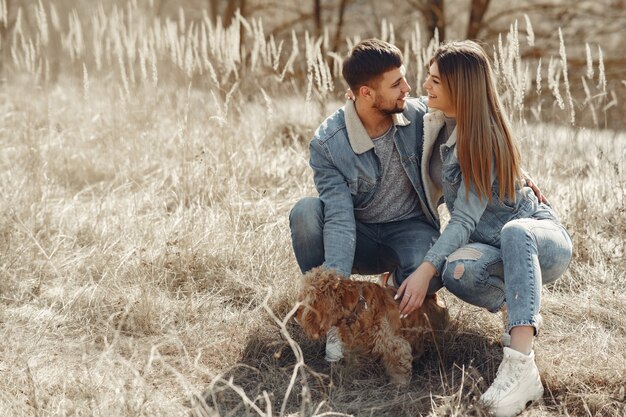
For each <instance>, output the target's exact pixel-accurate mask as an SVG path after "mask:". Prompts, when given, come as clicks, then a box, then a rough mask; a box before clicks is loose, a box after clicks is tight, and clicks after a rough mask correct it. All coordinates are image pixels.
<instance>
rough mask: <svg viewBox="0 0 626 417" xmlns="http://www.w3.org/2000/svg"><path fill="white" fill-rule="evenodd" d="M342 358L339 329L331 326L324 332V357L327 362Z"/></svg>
mask: <svg viewBox="0 0 626 417" xmlns="http://www.w3.org/2000/svg"><path fill="white" fill-rule="evenodd" d="M342 358H343V344H342V343H341V338H340V337H339V329H337V328H336V327H331V328H330V329H328V333H326V357H325V358H324V359H326V361H327V362H337V361H338V360H340V359H342Z"/></svg>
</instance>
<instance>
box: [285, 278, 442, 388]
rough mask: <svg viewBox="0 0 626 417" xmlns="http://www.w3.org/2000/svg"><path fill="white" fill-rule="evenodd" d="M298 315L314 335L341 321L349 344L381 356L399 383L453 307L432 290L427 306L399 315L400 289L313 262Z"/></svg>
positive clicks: (404, 380) (350, 347)
mask: <svg viewBox="0 0 626 417" xmlns="http://www.w3.org/2000/svg"><path fill="white" fill-rule="evenodd" d="M302 284H303V285H302V288H301V290H300V293H299V294H298V301H299V302H300V303H301V304H302V305H301V306H300V308H299V309H298V311H297V312H296V319H297V320H298V322H299V323H300V325H301V326H302V328H303V329H304V332H305V333H306V335H307V336H308V337H309V338H311V339H314V340H317V339H319V338H320V337H322V336H325V335H326V333H327V332H328V329H329V328H330V327H332V326H337V328H338V329H339V334H340V336H341V341H342V342H343V344H344V347H345V348H346V349H347V350H350V351H354V350H357V351H359V350H360V351H365V352H370V353H372V354H373V355H374V356H375V357H377V358H380V359H382V361H383V363H384V365H385V369H386V371H387V374H388V375H389V376H390V378H391V380H392V381H393V382H394V383H396V384H402V385H404V384H408V382H409V380H410V379H411V367H412V362H413V359H414V358H418V357H419V356H421V354H422V353H423V351H424V341H425V340H427V339H429V338H432V337H433V335H434V334H435V332H437V331H441V330H443V329H444V328H445V327H446V325H447V323H448V320H449V315H448V309H447V308H446V307H445V306H444V305H443V303H440V302H439V301H438V300H437V295H436V294H435V295H432V296H427V297H426V299H425V300H424V304H423V305H422V307H421V308H420V309H418V310H416V311H414V312H413V313H411V314H410V315H409V316H408V317H406V318H404V319H400V311H399V309H398V305H397V304H396V302H395V301H394V298H393V297H394V295H395V291H394V290H393V289H391V288H383V287H381V286H379V285H378V284H375V283H372V282H365V281H351V280H347V279H343V278H341V276H339V275H338V274H337V273H336V272H335V271H332V270H328V269H323V268H314V269H312V270H311V271H309V272H308V273H306V274H305V275H304V277H303V282H302Z"/></svg>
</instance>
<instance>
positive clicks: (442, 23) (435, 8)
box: [409, 0, 446, 40]
mask: <svg viewBox="0 0 626 417" xmlns="http://www.w3.org/2000/svg"><path fill="white" fill-rule="evenodd" d="M409 4H410V5H411V6H412V7H415V8H416V9H418V10H419V11H420V13H421V14H422V16H423V17H424V21H425V22H426V30H427V32H428V34H429V35H431V36H434V34H435V30H437V32H438V33H439V39H441V40H444V39H445V38H446V17H445V15H444V0H410V1H409Z"/></svg>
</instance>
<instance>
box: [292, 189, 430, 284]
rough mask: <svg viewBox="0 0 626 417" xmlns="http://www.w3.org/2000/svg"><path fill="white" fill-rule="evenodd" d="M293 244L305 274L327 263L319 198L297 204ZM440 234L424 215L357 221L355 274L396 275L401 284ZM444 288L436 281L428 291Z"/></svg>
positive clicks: (293, 210) (322, 207)
mask: <svg viewBox="0 0 626 417" xmlns="http://www.w3.org/2000/svg"><path fill="white" fill-rule="evenodd" d="M289 224H290V227H291V241H292V244H293V251H294V253H295V255H296V260H297V261H298V265H299V266H300V270H301V271H302V272H303V273H304V272H306V271H308V270H310V269H311V268H314V267H316V266H320V265H322V264H323V263H324V239H323V229H324V205H323V203H322V201H321V200H320V199H319V198H315V197H307V198H304V199H302V200H300V201H298V202H297V203H296V205H295V206H294V207H293V209H292V210H291V213H290V214H289ZM438 237H439V231H438V230H436V229H435V228H433V227H432V226H431V225H430V224H428V223H427V221H426V218H425V217H423V216H420V217H415V218H412V219H408V220H401V221H397V222H391V223H361V222H359V221H358V220H357V221H356V250H355V254H354V261H353V266H352V272H353V273H355V274H360V275H374V274H381V273H383V272H393V273H394V278H395V281H396V283H397V284H398V285H400V284H401V283H402V281H404V279H405V278H406V277H408V276H409V275H410V274H411V273H412V272H413V271H415V269H417V267H418V266H419V265H420V264H421V263H422V261H423V260H424V256H425V255H426V252H428V249H430V247H431V246H432V244H433V242H434V241H435V240H436V239H437V238H438ZM441 287H442V283H441V280H440V279H439V278H435V279H433V280H432V281H431V283H430V286H429V288H428V292H429V293H434V292H436V291H437V290H439V289H440V288H441Z"/></svg>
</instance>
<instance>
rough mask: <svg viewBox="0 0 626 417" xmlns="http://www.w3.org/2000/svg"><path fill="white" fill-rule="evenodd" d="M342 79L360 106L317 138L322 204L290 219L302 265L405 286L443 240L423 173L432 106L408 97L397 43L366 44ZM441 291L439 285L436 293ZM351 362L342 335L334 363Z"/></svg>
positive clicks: (310, 202)
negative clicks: (426, 120)
mask: <svg viewBox="0 0 626 417" xmlns="http://www.w3.org/2000/svg"><path fill="white" fill-rule="evenodd" d="M342 74H343V77H344V79H345V80H346V82H347V83H348V86H349V87H350V89H351V90H352V91H353V93H354V101H352V100H348V101H347V103H346V104H345V106H344V107H342V108H341V109H339V110H337V111H336V112H335V113H334V114H332V115H331V116H330V117H328V118H327V119H326V120H325V121H324V122H323V123H322V124H321V125H320V127H319V128H318V129H317V131H316V133H315V135H314V137H313V139H312V141H311V144H310V153H311V156H310V165H311V168H312V169H313V178H314V181H315V186H316V188H317V191H318V193H319V198H313V197H308V198H304V199H302V200H300V201H298V202H297V203H296V205H295V206H294V207H293V209H292V211H291V213H290V216H289V221H290V227H291V235H292V243H293V249H294V252H295V255H296V260H297V262H298V265H299V266H300V269H301V270H302V272H303V273H304V272H306V271H308V270H309V269H311V268H314V267H317V266H320V265H321V266H323V267H325V268H329V269H334V270H337V271H338V272H339V273H341V274H342V275H344V276H346V277H349V276H350V274H351V273H352V272H354V273H358V274H362V275H371V274H380V273H383V272H387V271H391V272H392V281H393V283H394V284H395V285H400V284H401V283H402V281H403V280H404V279H405V278H406V277H408V276H409V275H410V274H411V273H412V272H413V271H414V270H415V269H416V268H417V267H418V266H419V265H420V263H421V262H422V261H423V258H424V255H425V254H426V252H427V251H428V249H429V248H430V247H431V245H432V243H433V242H434V241H435V240H436V239H437V237H438V236H439V221H438V219H437V216H436V213H432V211H431V210H430V208H429V207H428V204H427V203H426V197H425V194H424V188H423V185H422V179H421V176H420V160H421V156H422V138H423V134H422V128H423V120H422V119H423V116H424V114H425V113H426V111H427V108H426V105H425V104H424V103H423V102H421V101H419V100H417V99H409V98H408V93H409V91H411V87H410V86H409V84H408V83H407V80H406V78H405V68H404V65H403V64H402V54H401V52H400V50H399V49H398V48H397V47H395V46H393V45H391V44H389V43H387V42H383V41H380V40H376V39H370V40H366V41H362V42H360V43H359V44H357V45H356V46H355V47H354V48H353V49H352V51H351V52H350V54H349V55H348V57H347V58H346V59H345V60H344V62H343V70H342ZM439 288H441V282H440V280H437V279H433V280H432V282H431V285H430V287H429V293H432V292H435V291H437V290H438V289H439ZM409 296H410V294H409ZM342 356H343V355H342V350H341V342H340V340H339V339H338V337H337V331H336V328H333V329H331V331H329V332H328V335H327V342H326V360H328V361H336V360H339V359H341V357H342Z"/></svg>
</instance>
